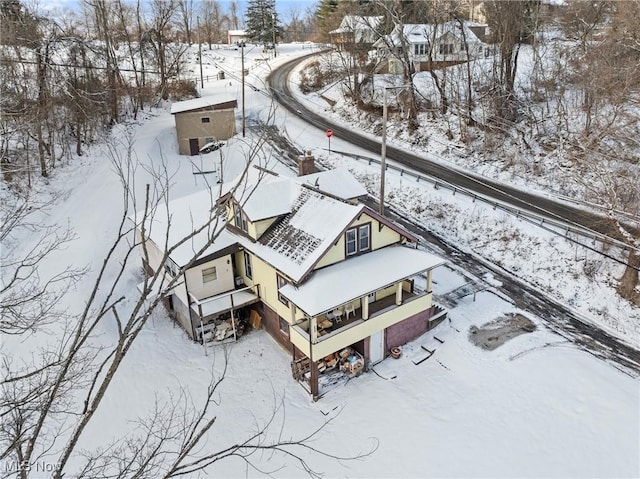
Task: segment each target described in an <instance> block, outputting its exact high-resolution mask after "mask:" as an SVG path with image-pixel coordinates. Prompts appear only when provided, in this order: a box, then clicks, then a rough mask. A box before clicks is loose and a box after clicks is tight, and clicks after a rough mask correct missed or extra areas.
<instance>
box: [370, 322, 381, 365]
mask: <svg viewBox="0 0 640 479" xmlns="http://www.w3.org/2000/svg"><path fill="white" fill-rule="evenodd" d="M383 359H384V329H383V330H381V331H378V332H376V333H373V334H372V335H371V336H370V337H369V361H371V364H376V363H379V362H380V361H382V360H383Z"/></svg>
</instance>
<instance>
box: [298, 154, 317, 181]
mask: <svg viewBox="0 0 640 479" xmlns="http://www.w3.org/2000/svg"><path fill="white" fill-rule="evenodd" d="M315 160H316V159H315V158H314V156H313V154H312V153H311V152H310V151H305V152H304V155H300V156H299V157H298V176H305V175H310V174H311V173H315V172H316V165H315Z"/></svg>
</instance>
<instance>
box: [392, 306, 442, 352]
mask: <svg viewBox="0 0 640 479" xmlns="http://www.w3.org/2000/svg"><path fill="white" fill-rule="evenodd" d="M433 311H434V308H433V307H431V308H429V309H427V310H425V311H421V312H420V313H418V314H415V315H413V316H411V317H409V318H407V319H405V320H404V321H400V322H399V323H397V324H394V325H393V326H389V327H388V328H387V330H386V333H385V351H386V352H388V351H389V350H390V349H391V348H395V347H398V346H402V345H403V344H406V343H408V342H409V341H411V340H413V339H415V338H417V337H418V336H421V335H423V334H424V333H426V332H427V331H429V329H430V324H429V318H430V317H431V316H432V315H433Z"/></svg>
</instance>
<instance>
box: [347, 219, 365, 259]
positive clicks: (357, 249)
mask: <svg viewBox="0 0 640 479" xmlns="http://www.w3.org/2000/svg"><path fill="white" fill-rule="evenodd" d="M345 248H346V254H347V256H352V255H354V254H358V253H364V252H365V251H369V250H370V249H371V223H367V224H364V225H360V226H356V227H355V228H350V229H348V230H347V232H346V233H345Z"/></svg>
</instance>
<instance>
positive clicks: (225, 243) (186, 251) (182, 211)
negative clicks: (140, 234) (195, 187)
mask: <svg viewBox="0 0 640 479" xmlns="http://www.w3.org/2000/svg"><path fill="white" fill-rule="evenodd" d="M214 208H215V198H214V196H212V192H211V191H209V190H202V191H199V192H196V193H192V194H190V195H187V196H183V197H181V198H177V199H175V200H172V201H170V202H169V204H168V209H167V205H166V204H161V205H159V206H158V208H157V210H156V211H155V213H154V215H153V218H152V219H149V218H148V219H147V224H146V228H147V235H148V237H149V238H150V239H151V241H153V242H154V243H155V244H156V246H157V247H158V248H159V249H160V251H164V250H165V247H166V246H168V247H172V246H173V245H175V244H176V243H178V242H179V241H181V240H182V239H183V238H184V237H185V236H187V235H189V234H191V233H192V232H193V231H194V229H198V228H200V227H202V226H203V225H205V224H207V222H208V221H210V220H211V219H213V221H212V222H211V224H210V225H209V226H208V227H207V228H205V229H204V230H203V231H200V232H199V233H197V234H195V235H194V236H193V237H192V238H190V239H189V240H188V241H186V242H184V243H183V244H181V245H180V246H178V247H177V248H176V249H175V250H174V251H172V253H171V255H170V258H171V259H172V260H173V261H174V262H175V263H176V264H177V265H178V266H184V265H185V264H187V263H188V262H189V261H190V260H191V259H192V258H193V257H194V255H195V254H196V252H198V251H200V250H201V249H202V248H204V247H205V246H206V244H207V243H208V242H209V241H210V238H211V237H213V235H215V234H218V237H217V238H216V239H215V243H213V244H211V245H209V246H207V247H206V249H205V250H204V251H203V253H202V254H200V255H199V256H198V257H199V258H203V257H205V256H209V255H212V254H214V253H217V252H220V251H222V250H224V249H225V248H228V247H230V246H233V245H234V244H235V243H236V240H235V238H234V237H233V236H232V235H230V234H229V232H227V231H226V229H224V226H225V222H224V219H225V218H224V217H223V216H217V213H216V212H215V211H214ZM143 214H144V212H142V211H140V212H137V213H136V214H135V218H134V221H135V223H136V226H138V228H139V227H140V223H141V221H142V217H143ZM215 218H218V219H219V221H218V223H217V224H216V223H215ZM167 230H168V234H167Z"/></svg>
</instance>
